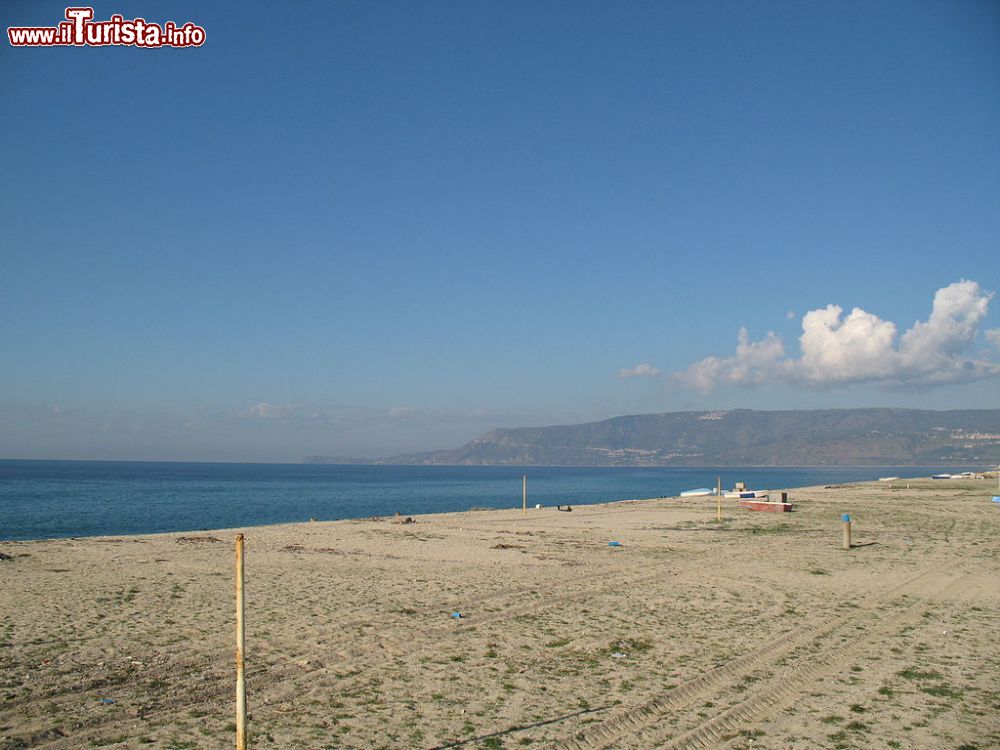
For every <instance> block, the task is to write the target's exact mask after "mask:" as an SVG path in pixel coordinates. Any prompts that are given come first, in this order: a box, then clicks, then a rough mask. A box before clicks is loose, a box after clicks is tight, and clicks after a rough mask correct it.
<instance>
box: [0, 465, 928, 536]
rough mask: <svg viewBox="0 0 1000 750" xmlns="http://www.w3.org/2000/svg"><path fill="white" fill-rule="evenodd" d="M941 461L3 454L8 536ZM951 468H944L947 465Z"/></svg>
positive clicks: (767, 480) (616, 491) (577, 496)
mask: <svg viewBox="0 0 1000 750" xmlns="http://www.w3.org/2000/svg"><path fill="white" fill-rule="evenodd" d="M937 470H938V468H937V467H933V468H916V467H912V466H910V467H905V468H892V467H890V468H884V467H883V468H870V467H869V468H826V469H821V468H815V469H813V468H810V469H761V468H746V469H733V468H729V469H724V470H719V469H698V468H583V467H527V468H523V469H522V468H518V467H491V466H319V465H304V464H206V463H137V462H118V461H11V460H7V461H0V539H3V540H19V539H42V538H50V537H70V536H95V535H122V534H149V533H156V532H164V531H195V530H201V529H222V528H234V527H244V526H257V525H261V524H273V523H289V522H297V521H307V520H309V519H310V518H315V519H317V520H322V521H326V520H334V519H340V518H364V517H367V516H373V515H391V514H393V513H395V512H397V511H398V512H400V513H402V514H404V515H411V514H417V513H438V512H445V511H460V510H468V509H469V508H510V507H515V506H516V507H520V504H521V476H522V475H525V474H526V475H527V477H528V502H529V504H531V505H534V504H535V503H543V504H545V505H554V504H556V503H572V504H587V503H600V502H607V501H612V500H627V499H632V498H647V497H661V496H671V495H677V494H678V493H680V492H681V491H683V490H687V489H691V488H695V487H710V486H714V485H715V478H716V477H717V476H721V477H722V485H723V487H732V485H733V483H734V482H735V481H739V480H743V481H746V482H748V486H750V487H754V488H759V489H772V488H774V489H777V488H787V487H800V486H804V485H813V484H829V483H835V482H853V481H863V480H872V479H876V478H877V477H879V476H886V475H897V474H898V475H900V476H926V475H927V474H929V473H931V472H933V471H937ZM942 470H943V471H947V469H946V468H945V469H942Z"/></svg>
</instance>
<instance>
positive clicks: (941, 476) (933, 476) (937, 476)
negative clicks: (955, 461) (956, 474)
mask: <svg viewBox="0 0 1000 750" xmlns="http://www.w3.org/2000/svg"><path fill="white" fill-rule="evenodd" d="M931 479H951V474H931Z"/></svg>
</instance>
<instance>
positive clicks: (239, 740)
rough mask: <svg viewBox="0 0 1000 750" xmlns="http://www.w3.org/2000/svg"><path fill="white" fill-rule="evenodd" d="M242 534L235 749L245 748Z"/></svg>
mask: <svg viewBox="0 0 1000 750" xmlns="http://www.w3.org/2000/svg"><path fill="white" fill-rule="evenodd" d="M243 611H244V610H243V535H242V534H237V535H236V750H247V685H246V680H245V678H244V666H245V665H244V658H243V654H244V652H243V647H244V638H243V636H244V627H243Z"/></svg>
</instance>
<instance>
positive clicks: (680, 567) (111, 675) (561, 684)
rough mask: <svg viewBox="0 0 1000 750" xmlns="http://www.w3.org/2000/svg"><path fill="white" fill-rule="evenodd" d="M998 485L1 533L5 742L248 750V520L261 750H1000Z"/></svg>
mask: <svg viewBox="0 0 1000 750" xmlns="http://www.w3.org/2000/svg"><path fill="white" fill-rule="evenodd" d="M996 481H997V480H996V478H995V477H994V478H992V479H978V480H977V479H968V480H953V481H931V480H915V479H914V480H910V479H905V478H904V479H901V480H898V481H893V482H881V483H879V482H875V483H864V484H854V485H838V486H830V487H810V488H800V489H791V490H788V493H789V500H790V501H791V502H793V503H794V504H795V510H794V512H791V513H760V512H754V511H749V510H744V509H741V508H739V507H738V505H737V502H736V501H734V500H723V506H722V519H721V521H720V520H717V518H716V513H717V507H716V498H714V497H695V498H685V499H678V498H658V499H650V500H635V501H625V502H619V503H611V504H604V505H574V506H573V507H572V510H571V511H569V512H565V511H560V510H557V509H556V508H555V507H543V508H540V509H536V508H534V507H532V505H531V504H530V503H529V507H528V510H527V513H526V514H523V513H522V510H521V509H520V508H516V509H510V510H497V511H493V510H490V511H469V512H464V513H452V514H440V515H421V516H412V517H410V521H411V522H405V521H407V516H405V513H406V508H400V510H401V512H402V513H403V514H404V515H403V516H400V517H391V518H373V519H367V520H355V521H336V522H315V523H303V524H290V525H281V526H266V527H251V528H247V529H239V530H236V529H234V530H218V531H204V532H196V533H174V534H158V535H149V536H134V537H95V538H74V539H60V540H44V541H32V542H3V543H0V552H2V553H3V555H4V558H3V559H0V750H15V749H20V748H47V749H49V750H57V749H60V750H69V749H71V748H72V749H77V748H86V747H107V748H141V747H150V748H162V749H164V750H167V749H168V748H171V749H178V748H229V747H232V743H233V733H234V697H233V696H234V666H233V643H234V640H233V630H234V616H233V585H234V584H233V541H234V537H235V534H236V533H237V532H239V531H242V532H243V533H245V535H246V597H247V598H246V617H247V634H246V660H247V690H248V703H249V707H250V708H249V712H250V722H249V731H250V746H251V747H253V748H358V749H361V748H365V749H366V750H367V749H371V748H406V749H413V748H428V749H429V748H470V749H471V748H517V747H533V748H567V749H568V748H575V749H580V750H582V749H584V748H593V749H595V750H596V749H597V748H636V749H638V748H650V749H652V748H696V747H698V748H705V747H720V748H722V747H724V748H751V747H752V748H789V747H795V748H835V747H843V748H875V747H899V748H935V749H936V748H967V749H968V748H987V747H996V746H997V745H998V744H1000V724H998V720H997V716H998V714H1000V689H998V684H997V679H996V677H997V675H998V674H1000V649H998V648H997V641H996V623H997V621H998V614H1000V585H998V581H1000V556H998V547H997V539H998V538H1000V504H996V503H992V502H991V501H990V498H991V497H992V496H993V495H995V494H997V488H996ZM773 489H775V490H779V489H783V488H773ZM843 514H849V515H850V516H851V518H852V523H853V547H852V548H851V549H850V550H845V549H843V548H842V544H841V518H842V515H843ZM609 542H617V543H618V544H617V545H610V544H609Z"/></svg>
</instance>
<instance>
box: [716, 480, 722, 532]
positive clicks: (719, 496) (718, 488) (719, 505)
mask: <svg viewBox="0 0 1000 750" xmlns="http://www.w3.org/2000/svg"><path fill="white" fill-rule="evenodd" d="M715 520H716V521H720V522H721V521H722V477H716V478H715Z"/></svg>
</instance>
